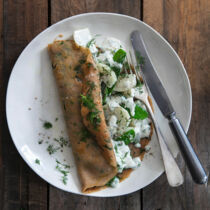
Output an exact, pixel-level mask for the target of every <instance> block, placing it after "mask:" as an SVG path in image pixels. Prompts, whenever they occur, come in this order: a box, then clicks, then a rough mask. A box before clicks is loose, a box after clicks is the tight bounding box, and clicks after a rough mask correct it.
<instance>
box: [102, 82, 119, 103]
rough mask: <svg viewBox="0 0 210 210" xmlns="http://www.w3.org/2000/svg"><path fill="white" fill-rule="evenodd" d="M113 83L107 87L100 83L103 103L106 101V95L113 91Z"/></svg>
mask: <svg viewBox="0 0 210 210" xmlns="http://www.w3.org/2000/svg"><path fill="white" fill-rule="evenodd" d="M115 85H116V83H115V84H114V85H113V86H112V87H111V88H108V87H107V86H106V85H105V84H104V83H102V85H101V90H102V95H103V98H102V99H103V105H104V104H105V103H106V98H107V96H109V95H111V93H112V92H113V90H114V87H115Z"/></svg>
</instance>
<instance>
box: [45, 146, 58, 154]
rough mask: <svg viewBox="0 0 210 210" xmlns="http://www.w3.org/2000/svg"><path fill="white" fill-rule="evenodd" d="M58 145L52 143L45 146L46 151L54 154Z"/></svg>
mask: <svg viewBox="0 0 210 210" xmlns="http://www.w3.org/2000/svg"><path fill="white" fill-rule="evenodd" d="M59 149H60V147H54V146H53V145H52V144H50V145H49V146H48V147H47V151H48V152H49V154H50V155H52V154H54V153H55V152H57V150H59Z"/></svg>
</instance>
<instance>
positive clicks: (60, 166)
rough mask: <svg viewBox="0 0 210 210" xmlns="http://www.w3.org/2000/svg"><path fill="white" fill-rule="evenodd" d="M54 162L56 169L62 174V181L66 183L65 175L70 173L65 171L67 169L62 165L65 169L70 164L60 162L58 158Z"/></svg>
mask: <svg viewBox="0 0 210 210" xmlns="http://www.w3.org/2000/svg"><path fill="white" fill-rule="evenodd" d="M56 163H57V165H56V169H57V170H58V171H59V172H61V173H62V174H63V176H62V182H63V183H64V184H65V185H66V184H67V180H68V178H67V176H68V173H70V172H69V171H67V170H64V169H63V168H62V167H64V168H65V169H66V168H70V166H68V165H65V164H62V163H60V162H59V161H58V160H56Z"/></svg>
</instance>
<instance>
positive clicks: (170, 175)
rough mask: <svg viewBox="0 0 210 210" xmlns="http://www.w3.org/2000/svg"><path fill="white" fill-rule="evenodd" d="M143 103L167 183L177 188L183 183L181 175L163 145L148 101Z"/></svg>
mask: <svg viewBox="0 0 210 210" xmlns="http://www.w3.org/2000/svg"><path fill="white" fill-rule="evenodd" d="M145 102H146V106H147V109H148V111H149V114H150V116H151V119H152V121H153V124H154V127H155V131H156V134H157V137H158V140H159V144H160V149H161V153H162V158H163V163H164V167H165V172H166V176H167V179H168V183H169V185H170V186H172V187H177V186H179V185H181V184H183V182H184V179H183V176H182V173H181V171H180V169H179V167H178V165H177V163H176V161H175V159H174V157H173V155H172V154H171V152H170V150H169V148H168V147H167V145H166V143H165V139H164V137H163V135H162V132H161V130H160V128H159V126H158V124H157V122H156V120H155V118H154V114H153V111H152V109H151V106H150V104H149V102H148V101H145Z"/></svg>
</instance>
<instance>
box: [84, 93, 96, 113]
mask: <svg viewBox="0 0 210 210" xmlns="http://www.w3.org/2000/svg"><path fill="white" fill-rule="evenodd" d="M81 99H82V103H83V105H84V106H86V107H88V109H93V108H94V107H95V104H94V102H93V99H92V98H91V97H90V96H89V95H87V96H85V95H82V94H81Z"/></svg>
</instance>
